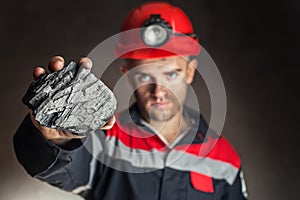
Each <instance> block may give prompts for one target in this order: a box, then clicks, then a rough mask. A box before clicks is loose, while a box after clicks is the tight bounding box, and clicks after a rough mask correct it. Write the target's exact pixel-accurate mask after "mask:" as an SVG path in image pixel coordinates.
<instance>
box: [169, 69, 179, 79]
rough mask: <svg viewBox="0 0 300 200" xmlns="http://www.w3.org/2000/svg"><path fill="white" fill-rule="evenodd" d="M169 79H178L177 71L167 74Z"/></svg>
mask: <svg viewBox="0 0 300 200" xmlns="http://www.w3.org/2000/svg"><path fill="white" fill-rule="evenodd" d="M167 77H168V78H169V79H174V78H176V77H177V73H176V72H175V71H172V72H169V73H167Z"/></svg>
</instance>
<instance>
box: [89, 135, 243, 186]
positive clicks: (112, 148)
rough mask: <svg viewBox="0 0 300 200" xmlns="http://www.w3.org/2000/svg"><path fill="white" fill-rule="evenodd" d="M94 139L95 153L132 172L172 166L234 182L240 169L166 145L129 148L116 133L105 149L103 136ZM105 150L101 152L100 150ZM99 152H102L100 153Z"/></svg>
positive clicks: (106, 161)
mask: <svg viewBox="0 0 300 200" xmlns="http://www.w3.org/2000/svg"><path fill="white" fill-rule="evenodd" d="M97 140H98V142H96V143H95V142H93V148H94V150H93V153H94V154H93V155H94V156H95V155H98V156H97V159H98V160H99V161H100V162H101V163H103V164H105V165H108V166H109V167H112V168H114V169H117V170H119V171H124V172H130V173H143V172H149V171H153V170H156V169H162V168H164V167H169V168H173V169H177V170H180V171H193V172H198V173H201V174H204V175H206V176H210V177H213V178H215V179H224V180H226V181H227V182H228V184H230V185H232V184H233V182H234V180H235V177H236V175H237V173H238V170H239V169H238V168H237V167H234V166H233V165H231V164H229V163H226V162H223V161H220V160H216V159H213V158H209V157H202V158H201V157H199V156H197V155H193V154H189V153H186V152H185V151H181V150H174V149H173V150H169V149H167V148H164V149H161V150H157V149H156V148H153V149H151V150H150V151H146V150H141V149H135V148H130V147H129V146H127V145H125V144H124V143H122V141H120V140H118V139H117V138H116V137H115V136H110V137H107V138H106V139H105V141H103V143H102V144H103V146H104V145H105V146H104V147H103V150H102V148H99V146H101V144H99V143H101V141H100V138H99V137H97ZM101 150H102V151H101ZM100 151H101V153H100ZM99 153H100V154H99Z"/></svg>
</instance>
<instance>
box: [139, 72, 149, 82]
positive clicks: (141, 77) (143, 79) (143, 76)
mask: <svg viewBox="0 0 300 200" xmlns="http://www.w3.org/2000/svg"><path fill="white" fill-rule="evenodd" d="M150 79H151V77H150V76H149V75H147V74H140V75H139V78H138V80H139V81H140V82H147V81H150Z"/></svg>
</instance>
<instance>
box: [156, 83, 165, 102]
mask: <svg viewBox="0 0 300 200" xmlns="http://www.w3.org/2000/svg"><path fill="white" fill-rule="evenodd" d="M152 94H153V96H154V97H156V98H161V97H164V96H165V95H166V94H167V88H166V87H165V86H163V85H162V84H160V83H152Z"/></svg>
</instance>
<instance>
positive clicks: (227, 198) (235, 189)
mask: <svg viewBox="0 0 300 200" xmlns="http://www.w3.org/2000/svg"><path fill="white" fill-rule="evenodd" d="M247 198H248V194H247V191H246V185H245V181H244V177H243V171H242V170H241V169H240V170H239V172H238V174H237V176H236V178H235V181H234V183H233V184H232V185H229V186H228V187H227V189H226V192H225V194H224V195H223V197H222V200H246V199H247Z"/></svg>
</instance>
